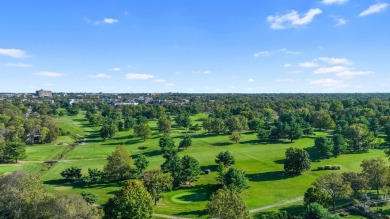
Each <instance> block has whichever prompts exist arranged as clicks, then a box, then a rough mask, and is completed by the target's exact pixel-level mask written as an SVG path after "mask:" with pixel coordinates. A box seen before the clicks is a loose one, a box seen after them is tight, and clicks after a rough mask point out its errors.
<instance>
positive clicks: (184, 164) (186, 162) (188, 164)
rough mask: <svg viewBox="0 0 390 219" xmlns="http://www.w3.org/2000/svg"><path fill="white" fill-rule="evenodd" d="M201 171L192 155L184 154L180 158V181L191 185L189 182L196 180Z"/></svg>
mask: <svg viewBox="0 0 390 219" xmlns="http://www.w3.org/2000/svg"><path fill="white" fill-rule="evenodd" d="M201 172H202V171H201V170H200V165H199V162H198V161H197V160H196V159H195V158H194V157H191V156H188V155H184V157H183V158H182V159H181V181H182V183H185V184H188V185H191V183H193V182H196V181H198V179H199V175H200V173H201Z"/></svg>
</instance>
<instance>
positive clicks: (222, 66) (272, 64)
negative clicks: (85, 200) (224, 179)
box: [0, 0, 390, 93]
mask: <svg viewBox="0 0 390 219" xmlns="http://www.w3.org/2000/svg"><path fill="white" fill-rule="evenodd" d="M389 4H390V2H388V1H386V0H383V1H382V0H317V1H306V0H299V1H289V0H273V1H266V0H263V1H260V0H241V1H238V0H192V1H190V0H176V1H173V0H165V1H158V0H154V1H152V0H131V1H130V0H110V1H103V0H99V1H96V0H94V1H92V0H83V1H80V0H34V1H31V0H0V30H1V32H0V92H34V91H35V90H37V89H41V88H43V89H50V90H53V91H55V92H113V93H119V92H120V93H132V92H133V93H135V92H190V93H214V92H217V93H232V92H233V93H236V92H237V93H274V92H277V93H279V92H283V93H285V92H309V93H312V92H313V93H317V92H389V91H390V90H389V85H390V64H389V57H390V5H389Z"/></svg>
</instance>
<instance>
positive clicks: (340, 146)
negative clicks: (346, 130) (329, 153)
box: [333, 134, 347, 157]
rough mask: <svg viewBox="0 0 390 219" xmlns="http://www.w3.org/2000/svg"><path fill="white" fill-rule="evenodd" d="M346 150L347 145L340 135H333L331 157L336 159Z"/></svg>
mask: <svg viewBox="0 0 390 219" xmlns="http://www.w3.org/2000/svg"><path fill="white" fill-rule="evenodd" d="M346 150H347V143H346V141H345V139H344V137H343V136H342V135H341V134H334V135H333V156H335V157H338V156H339V155H340V154H344V153H345V151H346Z"/></svg>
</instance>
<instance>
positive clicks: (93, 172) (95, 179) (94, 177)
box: [83, 168, 104, 184]
mask: <svg viewBox="0 0 390 219" xmlns="http://www.w3.org/2000/svg"><path fill="white" fill-rule="evenodd" d="M103 179H104V171H102V170H99V169H96V168H88V175H87V176H84V177H83V181H84V182H85V183H88V184H96V183H100V182H102V181H103Z"/></svg>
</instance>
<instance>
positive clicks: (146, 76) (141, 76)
mask: <svg viewBox="0 0 390 219" xmlns="http://www.w3.org/2000/svg"><path fill="white" fill-rule="evenodd" d="M125 78H126V79H128V80H147V79H151V78H154V75H151V74H139V73H129V74H126V75H125Z"/></svg>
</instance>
